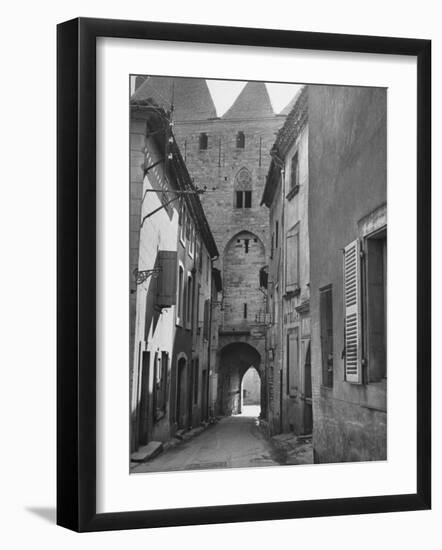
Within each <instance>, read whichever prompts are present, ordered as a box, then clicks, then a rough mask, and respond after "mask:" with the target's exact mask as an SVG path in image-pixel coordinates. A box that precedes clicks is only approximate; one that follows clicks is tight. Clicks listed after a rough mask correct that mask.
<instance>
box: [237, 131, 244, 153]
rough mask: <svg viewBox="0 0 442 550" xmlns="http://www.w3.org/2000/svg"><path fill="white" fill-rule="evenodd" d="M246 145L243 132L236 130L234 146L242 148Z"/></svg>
mask: <svg viewBox="0 0 442 550" xmlns="http://www.w3.org/2000/svg"><path fill="white" fill-rule="evenodd" d="M245 146H246V136H245V135H244V132H238V133H237V134H236V147H237V148H238V149H244V147H245Z"/></svg>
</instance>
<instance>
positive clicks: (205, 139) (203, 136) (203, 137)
mask: <svg viewBox="0 0 442 550" xmlns="http://www.w3.org/2000/svg"><path fill="white" fill-rule="evenodd" d="M208 144H209V138H208V136H207V134H206V133H205V132H202V133H201V134H200V151H204V150H205V149H207V146H208Z"/></svg>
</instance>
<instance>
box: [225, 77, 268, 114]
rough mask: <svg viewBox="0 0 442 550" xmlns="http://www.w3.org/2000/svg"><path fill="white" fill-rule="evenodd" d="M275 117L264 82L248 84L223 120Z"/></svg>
mask: <svg viewBox="0 0 442 550" xmlns="http://www.w3.org/2000/svg"><path fill="white" fill-rule="evenodd" d="M273 116H275V113H274V112H273V108H272V104H271V103H270V97H269V93H268V92H267V88H266V85H265V83H264V82H247V84H246V85H245V86H244V88H243V89H242V90H241V93H240V94H239V96H238V97H237V98H236V100H235V102H234V104H233V105H232V106H231V107H230V109H228V110H227V111H226V112H225V113H224V115H223V116H222V119H223V120H226V119H228V120H232V119H241V118H268V117H273Z"/></svg>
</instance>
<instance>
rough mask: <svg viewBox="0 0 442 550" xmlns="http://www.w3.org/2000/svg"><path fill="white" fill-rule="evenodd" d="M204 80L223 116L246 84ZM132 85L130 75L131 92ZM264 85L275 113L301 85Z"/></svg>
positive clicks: (233, 81) (219, 112) (217, 110)
mask: <svg viewBox="0 0 442 550" xmlns="http://www.w3.org/2000/svg"><path fill="white" fill-rule="evenodd" d="M206 82H207V85H208V87H209V90H210V93H211V95H212V99H213V102H214V103H215V107H216V113H217V115H218V116H223V114H224V113H225V112H226V111H227V109H228V108H229V107H230V106H231V105H232V104H233V102H234V101H235V99H236V98H237V97H238V95H239V94H240V92H241V90H242V89H243V88H244V86H245V85H246V82H240V81H238V80H206ZM133 85H134V77H132V92H133ZM266 86H267V91H268V92H269V96H270V101H271V103H272V107H273V110H274V111H275V113H279V112H280V111H282V109H284V107H285V106H286V105H287V103H288V102H289V101H290V100H291V99H292V98H293V96H294V95H295V94H296V92H297V91H298V90H299V89H300V88H301V87H302V85H300V84H275V83H266Z"/></svg>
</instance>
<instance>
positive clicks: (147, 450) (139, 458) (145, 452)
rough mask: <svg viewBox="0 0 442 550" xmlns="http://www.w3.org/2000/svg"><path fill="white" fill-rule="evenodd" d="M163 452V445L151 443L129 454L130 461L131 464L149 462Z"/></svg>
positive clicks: (156, 442)
mask: <svg viewBox="0 0 442 550" xmlns="http://www.w3.org/2000/svg"><path fill="white" fill-rule="evenodd" d="M162 450H163V443H162V442H161V441H151V442H150V443H148V444H147V445H144V446H143V447H140V448H139V449H138V451H136V452H134V453H132V454H131V456H130V459H131V461H132V462H147V461H148V460H151V459H152V458H154V457H155V456H157V455H158V454H160V453H161V452H162Z"/></svg>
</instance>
